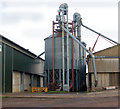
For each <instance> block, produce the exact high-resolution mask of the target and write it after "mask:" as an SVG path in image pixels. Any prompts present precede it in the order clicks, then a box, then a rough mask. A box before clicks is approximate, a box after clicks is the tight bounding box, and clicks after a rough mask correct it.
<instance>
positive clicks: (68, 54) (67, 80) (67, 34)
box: [66, 10, 69, 92]
mask: <svg viewBox="0 0 120 109" xmlns="http://www.w3.org/2000/svg"><path fill="white" fill-rule="evenodd" d="M66 11H67V12H66V14H67V30H68V10H66ZM67 84H68V92H69V34H68V33H67Z"/></svg>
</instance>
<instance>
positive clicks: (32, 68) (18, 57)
mask: <svg viewBox="0 0 120 109" xmlns="http://www.w3.org/2000/svg"><path fill="white" fill-rule="evenodd" d="M0 38H1V36H0ZM0 43H1V44H2V52H1V53H0V60H2V63H1V64H2V65H1V66H2V68H1V69H2V72H1V73H2V92H12V77H13V71H19V72H23V73H25V72H26V73H29V74H34V75H35V74H36V75H43V72H44V60H42V59H39V58H38V59H34V57H35V55H32V53H30V52H29V51H28V52H27V51H26V50H24V49H23V52H22V48H20V47H19V46H17V45H15V44H13V42H9V41H8V40H7V39H5V38H2V40H0ZM17 47H18V48H17ZM18 49H20V51H18ZM27 54H28V55H27ZM1 66H0V67H1Z"/></svg>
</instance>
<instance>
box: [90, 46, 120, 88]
mask: <svg viewBox="0 0 120 109" xmlns="http://www.w3.org/2000/svg"><path fill="white" fill-rule="evenodd" d="M119 51H120V45H116V46H113V47H110V48H107V49H104V50H101V51H98V52H96V53H94V55H95V63H96V70H97V76H98V86H97V87H95V86H94V74H93V72H94V71H93V66H92V59H91V57H90V56H88V84H89V88H90V89H92V90H94V89H102V88H105V87H109V86H115V87H118V86H119V85H120V64H119V63H120V54H119Z"/></svg>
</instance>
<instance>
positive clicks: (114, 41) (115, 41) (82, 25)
mask: <svg viewBox="0 0 120 109" xmlns="http://www.w3.org/2000/svg"><path fill="white" fill-rule="evenodd" d="M81 25H82V26H83V27H85V28H86V29H88V30H90V31H92V32H94V33H96V34H98V35H100V36H102V37H104V38H105V39H108V40H110V41H112V42H114V43H115V44H119V43H118V42H116V41H114V40H112V39H110V38H108V37H106V36H104V35H102V34H100V33H98V32H96V31H95V30H93V29H91V28H89V27H87V26H85V25H83V23H82V22H81Z"/></svg>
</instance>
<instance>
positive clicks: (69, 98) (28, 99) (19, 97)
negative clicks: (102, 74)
mask: <svg viewBox="0 0 120 109" xmlns="http://www.w3.org/2000/svg"><path fill="white" fill-rule="evenodd" d="M2 96H4V97H5V96H6V97H8V98H4V97H3V99H2V105H3V107H118V90H110V91H102V92H94V93H93V92H91V93H67V94H44V93H14V94H4V95H2Z"/></svg>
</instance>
